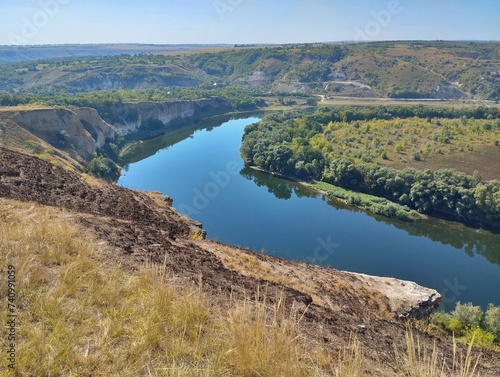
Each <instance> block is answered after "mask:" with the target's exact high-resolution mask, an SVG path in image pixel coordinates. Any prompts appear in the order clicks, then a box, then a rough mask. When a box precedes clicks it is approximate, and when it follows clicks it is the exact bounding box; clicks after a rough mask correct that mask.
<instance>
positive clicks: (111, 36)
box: [0, 0, 500, 45]
mask: <svg viewBox="0 0 500 377" xmlns="http://www.w3.org/2000/svg"><path fill="white" fill-rule="evenodd" d="M499 16H500V1H499V0H477V1H471V0H351V1H348V0H142V1H132V0H119V1H115V0H0V45H2V44H61V43H127V42H131V43H155V44H182V43H202V44H204V43H207V44H209V43H231V44H232V43H298V42H326V41H344V40H354V39H357V40H395V39H400V40H401V39H404V40H415V39H424V40H436V39H443V40H500V22H499V18H500V17H499Z"/></svg>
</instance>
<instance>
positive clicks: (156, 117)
mask: <svg viewBox="0 0 500 377" xmlns="http://www.w3.org/2000/svg"><path fill="white" fill-rule="evenodd" d="M230 110H231V106H230V105H229V102H228V101H226V100H223V99H220V98H208V99H201V100H198V101H175V102H137V103H130V102H127V103H122V104H119V105H117V106H116V108H115V109H114V112H115V114H116V115H118V116H119V117H120V118H121V120H120V122H117V123H115V124H114V125H113V126H114V127H115V129H116V131H117V132H118V133H119V134H120V135H122V136H126V135H129V134H132V133H135V132H138V131H141V132H144V133H147V134H148V133H149V134H154V133H161V132H165V131H168V130H169V129H173V128H176V127H178V126H179V125H180V124H181V122H182V121H183V120H185V119H188V118H189V120H198V119H201V118H203V117H208V116H211V115H217V114H223V113H225V112H228V111H230ZM152 121H160V122H161V123H162V124H163V126H162V125H160V124H159V123H156V124H155V123H154V122H152Z"/></svg>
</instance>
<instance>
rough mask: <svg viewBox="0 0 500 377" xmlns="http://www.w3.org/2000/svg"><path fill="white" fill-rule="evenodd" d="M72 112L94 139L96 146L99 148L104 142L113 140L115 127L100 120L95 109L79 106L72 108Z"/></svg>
mask: <svg viewBox="0 0 500 377" xmlns="http://www.w3.org/2000/svg"><path fill="white" fill-rule="evenodd" d="M73 112H74V113H75V114H76V115H77V116H78V118H79V119H80V121H81V122H82V125H83V126H84V127H85V129H86V130H87V132H89V133H90V135H91V136H92V138H93V139H94V141H95V146H96V148H98V149H101V148H103V147H104V145H105V144H106V142H108V141H112V140H114V138H115V129H114V128H113V127H111V126H110V125H109V124H107V123H106V122H105V121H104V120H102V118H101V116H100V115H99V113H98V112H97V111H96V110H95V109H92V108H90V107H81V108H77V109H74V110H73Z"/></svg>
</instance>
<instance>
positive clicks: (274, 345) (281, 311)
mask: <svg viewBox="0 0 500 377" xmlns="http://www.w3.org/2000/svg"><path fill="white" fill-rule="evenodd" d="M72 222H73V221H72V220H71V218H69V217H68V215H65V214H64V213H60V212H58V211H55V210H51V209H47V208H43V207H35V206H33V207H30V206H27V205H25V204H16V205H15V206H11V205H10V204H7V202H4V201H2V200H1V199H0V260H1V261H2V262H1V263H2V265H1V267H0V268H1V270H2V271H5V269H6V267H7V265H8V264H11V265H14V266H16V269H17V287H16V291H17V302H16V303H17V305H18V315H19V317H18V332H19V338H18V342H17V347H18V348H17V364H16V370H17V372H18V374H19V375H26V376H234V375H237V376H264V375H265V376H281V375H283V373H286V375H289V376H309V375H316V374H318V373H319V372H317V370H316V368H315V367H314V366H313V363H312V362H311V361H310V359H309V358H308V357H307V355H306V354H302V353H301V352H300V351H301V348H300V339H299V337H298V332H297V327H296V326H297V321H296V318H295V316H294V314H293V311H292V312H291V313H288V314H287V313H286V310H285V306H284V302H283V300H280V301H279V302H278V303H276V304H274V305H270V304H269V303H268V302H267V300H265V299H264V300H256V301H255V302H240V303H232V304H228V305H227V306H226V307H214V305H212V304H211V303H210V301H211V300H210V297H209V296H207V294H206V293H204V292H202V290H201V289H200V287H199V286H190V285H187V284H185V283H183V284H182V285H180V284H178V283H177V282H176V281H177V280H176V279H175V278H174V277H171V276H168V274H167V273H166V270H165V267H164V266H157V265H146V266H144V268H142V270H141V271H140V272H136V273H131V272H128V271H125V270H123V269H121V268H120V267H119V266H116V265H113V263H112V261H109V260H105V257H104V253H103V248H104V247H105V246H104V245H99V244H98V243H97V241H96V240H95V239H94V238H93V237H92V235H90V234H88V233H87V232H86V231H84V230H83V229H80V228H79V227H77V226H75V225H72V224H71V223H72ZM4 291H5V290H1V293H0V294H1V296H0V301H1V302H2V303H4V302H5V299H6V297H5V293H6V292H4ZM0 310H1V312H0V316H1V317H2V318H6V306H5V305H3V304H2V305H1V309H0ZM1 342H2V343H1V346H2V349H6V348H5V346H6V339H5V337H2V338H1ZM0 366H1V368H0V375H1V376H7V375H10V374H9V371H8V369H7V362H6V358H4V357H2V358H1V360H0Z"/></svg>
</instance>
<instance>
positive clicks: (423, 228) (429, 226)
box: [240, 167, 500, 265]
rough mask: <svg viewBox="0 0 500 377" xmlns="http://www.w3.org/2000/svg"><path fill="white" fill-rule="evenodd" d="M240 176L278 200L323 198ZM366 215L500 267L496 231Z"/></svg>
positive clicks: (261, 176) (246, 172)
mask: <svg viewBox="0 0 500 377" xmlns="http://www.w3.org/2000/svg"><path fill="white" fill-rule="evenodd" d="M240 174H241V175H242V176H243V177H244V178H246V179H248V180H250V181H253V182H254V183H255V184H256V185H257V186H259V187H267V190H268V192H270V193H272V194H273V195H274V196H275V197H276V198H278V199H283V200H289V199H291V198H292V194H295V195H297V196H298V197H309V198H314V197H318V196H320V194H318V193H317V192H316V191H314V190H312V189H309V188H307V187H304V186H302V185H300V184H299V183H296V182H292V181H289V180H286V179H282V178H279V177H276V176H273V175H271V174H268V173H264V172H261V171H258V170H254V169H251V168H248V167H245V168H244V169H242V170H241V172H240ZM322 197H323V200H325V201H326V202H327V203H328V205H330V206H331V207H333V208H335V209H337V210H340V209H343V210H349V211H356V212H364V211H361V210H360V209H359V208H356V207H352V206H349V205H347V204H345V203H343V202H341V201H339V200H336V199H334V198H329V197H327V196H324V195H322ZM365 213H366V214H367V215H368V216H370V217H372V218H374V219H375V220H377V221H378V222H383V223H385V224H388V225H392V226H394V227H396V228H398V229H401V230H404V231H405V232H406V233H407V234H408V235H411V236H416V237H425V238H428V239H430V240H432V241H435V242H439V243H440V244H442V245H446V246H451V247H453V248H455V249H459V250H463V251H464V252H465V253H466V254H467V255H469V256H470V257H473V256H474V255H481V256H483V257H484V258H486V259H487V260H488V261H489V262H491V263H494V264H497V265H500V242H499V235H498V234H495V233H493V232H490V231H486V230H477V229H473V228H469V227H467V226H465V225H463V224H459V223H454V222H450V221H445V220H439V219H434V218H429V219H426V220H420V221H416V222H413V223H408V222H404V221H400V220H397V219H390V218H387V217H383V216H379V215H374V214H372V213H370V212H365Z"/></svg>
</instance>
